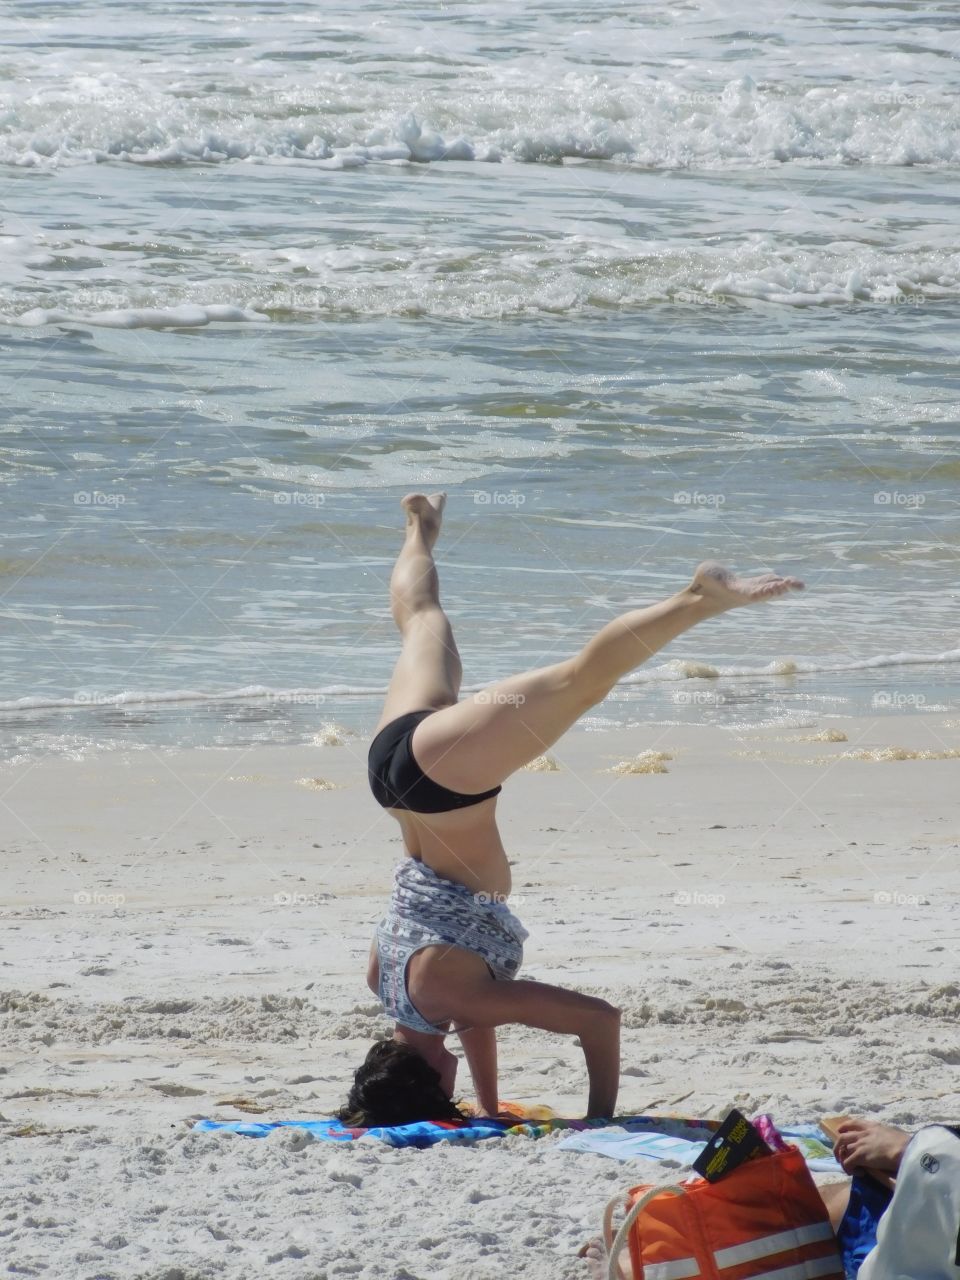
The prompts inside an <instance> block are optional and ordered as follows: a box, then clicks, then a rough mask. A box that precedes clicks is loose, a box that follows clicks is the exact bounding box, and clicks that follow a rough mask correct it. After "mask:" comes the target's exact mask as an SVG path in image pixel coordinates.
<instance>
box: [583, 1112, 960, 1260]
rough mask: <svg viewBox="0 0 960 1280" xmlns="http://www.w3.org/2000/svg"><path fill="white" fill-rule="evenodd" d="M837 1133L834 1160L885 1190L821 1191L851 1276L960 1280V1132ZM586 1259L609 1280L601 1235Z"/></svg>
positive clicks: (852, 1126) (832, 1186)
mask: <svg viewBox="0 0 960 1280" xmlns="http://www.w3.org/2000/svg"><path fill="white" fill-rule="evenodd" d="M837 1134H838V1136H837V1141H836V1144H835V1146H834V1155H835V1156H836V1158H837V1160H838V1161H839V1163H840V1166H841V1168H842V1169H843V1171H844V1173H847V1174H850V1175H851V1178H852V1179H853V1178H857V1177H860V1178H862V1177H863V1175H865V1174H866V1175H869V1177H870V1179H872V1180H874V1181H873V1186H874V1188H875V1190H876V1193H878V1194H874V1192H873V1191H869V1192H868V1194H867V1197H866V1198H865V1197H864V1194H863V1192H864V1189H863V1187H862V1186H860V1187H858V1186H857V1183H856V1182H855V1181H853V1180H851V1181H847V1182H831V1183H827V1184H826V1185H824V1186H821V1187H819V1188H818V1190H819V1192H820V1196H821V1199H822V1200H823V1203H824V1205H825V1207H826V1210H827V1213H828V1215H829V1218H830V1225H831V1226H832V1227H833V1230H834V1233H835V1234H836V1235H837V1237H838V1241H839V1243H840V1246H841V1251H842V1253H843V1260H844V1264H845V1267H846V1269H847V1274H848V1275H849V1276H856V1277H857V1280H907V1277H909V1278H910V1280H958V1278H960V1254H958V1253H957V1249H958V1236H957V1228H958V1226H960V1129H958V1128H953V1127H952V1126H949V1125H943V1124H932V1125H927V1126H926V1127H925V1128H923V1129H920V1130H919V1131H918V1132H917V1133H908V1132H907V1131H906V1130H905V1129H898V1128H897V1127H896V1126H895V1125H889V1124H881V1123H880V1122H879V1121H877V1120H860V1119H855V1118H853V1117H850V1118H846V1119H844V1120H843V1121H842V1123H840V1124H839V1125H838V1126H837ZM891 1191H892V1193H893V1194H892V1196H891ZM579 1257H581V1258H583V1259H584V1261H585V1262H586V1263H587V1266H588V1268H589V1272H590V1275H591V1276H592V1277H593V1280H607V1276H608V1274H609V1271H610V1268H609V1265H608V1258H607V1255H606V1250H605V1249H604V1244H603V1240H602V1238H599V1237H598V1238H595V1239H593V1240H590V1241H589V1242H588V1243H587V1244H585V1245H584V1246H583V1248H582V1249H581V1250H580V1252H579ZM618 1274H619V1275H622V1274H624V1272H623V1271H622V1270H621V1271H618Z"/></svg>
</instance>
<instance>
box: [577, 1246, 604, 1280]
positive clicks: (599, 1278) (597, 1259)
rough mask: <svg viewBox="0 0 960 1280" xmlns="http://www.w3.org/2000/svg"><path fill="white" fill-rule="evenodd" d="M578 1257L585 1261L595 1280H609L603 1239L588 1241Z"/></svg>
mask: <svg viewBox="0 0 960 1280" xmlns="http://www.w3.org/2000/svg"><path fill="white" fill-rule="evenodd" d="M577 1257H578V1258H583V1259H585V1261H586V1263H587V1266H588V1267H589V1268H590V1274H591V1276H592V1277H593V1280H607V1271H608V1267H607V1255H606V1252H605V1250H604V1247H603V1241H602V1240H601V1239H599V1238H598V1239H596V1240H588V1241H587V1243H586V1244H585V1245H584V1246H583V1248H582V1249H580V1250H579V1252H578V1253H577Z"/></svg>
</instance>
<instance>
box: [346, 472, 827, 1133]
mask: <svg viewBox="0 0 960 1280" xmlns="http://www.w3.org/2000/svg"><path fill="white" fill-rule="evenodd" d="M445 501H446V498H445V495H444V494H442V493H437V494H432V495H430V496H429V497H428V496H426V495H424V494H410V495H408V496H407V497H405V498H404V499H403V501H402V503H401V506H402V507H403V510H404V512H405V514H406V535H405V541H404V544H403V548H402V550H401V551H400V555H399V558H398V559H397V562H396V566H395V568H394V570H393V574H392V577H391V580H390V603H391V609H392V613H393V618H394V621H395V622H396V624H397V627H398V628H399V631H400V634H401V637H402V646H401V653H400V657H399V660H398V662H397V664H396V668H395V670H394V673H393V677H392V679H391V681H390V685H389V688H388V692H387V696H386V701H385V703H384V707H383V714H382V715H381V717H380V721H379V724H378V725H377V729H376V734H375V737H374V739H373V741H372V743H371V745H370V753H369V779H370V786H371V789H372V791H373V794H374V797H375V799H376V800H377V802H378V803H379V804H380V805H382V806H383V808H385V809H386V810H387V811H388V812H389V813H390V814H391V816H392V817H394V818H395V819H396V820H397V822H398V823H399V824H400V829H401V834H402V837H403V844H404V849H405V853H406V855H407V856H406V857H404V858H403V859H402V861H401V864H400V866H399V867H398V868H397V871H396V874H395V883H394V889H393V895H392V898H391V901H390V905H389V908H388V910H387V914H386V915H385V917H384V918H383V920H382V921H381V923H380V924H379V926H378V928H377V931H376V936H375V938H374V940H373V945H372V946H371V950H370V959H369V968H368V975H367V980H368V983H369V985H370V988H371V990H373V991H374V992H376V994H377V995H378V996H379V998H380V1000H381V1002H382V1004H383V1007H384V1009H385V1011H386V1013H387V1015H388V1016H389V1017H390V1018H392V1019H393V1020H394V1022H395V1030H394V1033H393V1039H392V1040H391V1041H381V1042H379V1043H377V1044H375V1045H374V1046H373V1048H372V1049H371V1050H370V1053H369V1054H368V1057H367V1060H366V1061H365V1062H364V1064H363V1065H362V1066H361V1067H360V1068H359V1070H358V1071H357V1073H356V1077H355V1080H354V1085H353V1088H352V1089H351V1091H350V1096H349V1098H348V1101H347V1105H346V1106H345V1107H344V1108H343V1110H342V1112H341V1116H342V1117H343V1118H344V1119H346V1120H349V1122H350V1123H353V1124H357V1125H379V1124H402V1123H406V1122H412V1121H415V1120H425V1119H431V1120H442V1119H446V1118H450V1119H453V1118H458V1117H459V1116H460V1112H459V1111H458V1110H457V1109H456V1108H455V1107H454V1105H453V1103H452V1101H451V1099H452V1096H453V1092H454V1083H455V1077H456V1070H457V1058H456V1057H455V1055H454V1054H452V1053H451V1052H449V1051H448V1050H447V1049H446V1047H445V1045H444V1037H445V1036H447V1035H448V1034H450V1033H451V1032H456V1034H457V1035H458V1036H459V1038H460V1043H461V1045H462V1047H463V1052H464V1056H465V1058H466V1060H467V1064H468V1066H469V1068H470V1073H471V1076H472V1077H473V1083H474V1088H475V1090H476V1095H477V1100H478V1102H479V1108H480V1111H481V1113H482V1114H485V1115H496V1114H497V1113H498V1109H499V1099H498V1090H497V1042H496V1028H497V1027H499V1026H503V1025H504V1024H507V1023H521V1024H523V1025H525V1026H528V1027H536V1028H537V1029H539V1030H542V1031H550V1032H554V1033H557V1034H560V1035H572V1036H577V1037H579V1040H580V1044H581V1047H582V1049H583V1053H584V1057H585V1059H586V1066H587V1074H588V1077H589V1098H588V1101H587V1115H588V1117H604V1116H611V1115H613V1112H614V1108H615V1105H616V1100H617V1092H618V1089H619V1081H620V1012H619V1010H618V1009H616V1008H615V1007H614V1006H613V1005H611V1004H609V1003H608V1002H607V1001H606V1000H601V999H597V998H596V997H593V996H588V995H582V994H580V993H579V992H576V991H571V990H568V989H566V988H564V987H558V986H552V985H550V984H548V983H544V982H533V981H529V980H522V979H517V972H518V971H519V969H520V964H521V960H522V957H523V942H524V940H525V938H526V937H527V933H526V930H525V929H524V928H523V926H522V925H521V924H520V922H519V920H518V919H517V918H516V916H515V915H514V914H513V912H512V911H511V910H510V908H509V906H508V905H507V903H508V898H509V894H510V888H511V882H510V865H509V863H508V861H507V855H506V852H505V850H504V847H503V842H502V840H501V838H500V832H499V830H498V828H497V821H496V806H497V795H498V793H499V792H500V789H501V786H502V784H503V782H504V781H505V780H506V779H507V778H508V777H509V776H510V774H512V773H514V772H515V771H516V770H518V769H521V768H523V766H524V765H526V764H529V763H530V761H531V760H534V759H535V758H536V757H538V756H540V755H542V754H543V753H544V751H546V750H547V748H548V747H550V746H551V745H552V744H553V743H555V742H556V741H557V739H558V738H559V737H561V735H562V734H564V733H565V732H566V731H567V730H568V729H569V728H570V727H571V725H573V724H574V723H575V722H576V721H577V720H578V719H579V718H580V716H582V715H583V714H584V713H585V712H587V711H588V710H589V709H590V708H591V707H593V706H595V705H596V704H597V703H598V702H601V701H602V700H603V699H604V698H605V697H606V696H607V694H608V693H609V692H610V690H611V689H612V688H613V686H614V685H615V684H616V683H617V681H618V680H619V679H620V678H621V677H622V676H624V675H625V674H626V673H627V672H629V671H632V670H633V669H634V668H635V667H637V666H639V665H640V664H641V663H643V662H646V661H647V659H648V658H650V657H652V656H653V654H655V653H657V651H658V650H660V649H662V648H663V646H664V645H666V644H667V643H668V642H669V641H670V640H673V639H674V638H675V637H677V636H679V635H682V634H683V632H685V631H687V630H689V629H690V628H691V627H693V626H695V625H696V624H697V623H699V622H704V621H706V620H707V619H710V618H715V617H717V616H718V615H719V614H721V613H726V612H727V611H728V610H731V609H735V608H738V607H740V606H741V605H748V604H754V603H757V602H759V601H763V600H772V599H774V598H775V597H777V596H782V595H785V594H787V593H788V592H790V591H794V590H799V589H802V587H803V583H802V582H799V581H798V580H797V579H796V578H787V577H781V576H780V575H779V574H776V573H765V574H762V575H760V576H759V577H752V578H739V577H735V576H734V575H733V574H732V573H730V572H729V571H728V570H726V569H723V568H721V567H720V565H718V564H715V563H713V562H707V563H704V564H701V565H700V566H699V568H697V569H696V571H695V572H694V575H693V579H692V581H691V582H690V584H689V586H686V587H684V588H683V589H682V590H680V591H678V592H677V593H676V594H675V595H672V596H670V597H669V598H668V599H666V600H662V601H661V602H660V603H658V604H654V605H650V606H649V607H647V608H643V609H635V610H632V611H630V612H628V613H625V614H623V615H622V616H621V617H619V618H616V619H615V620H614V621H612V622H609V623H607V625H606V626H605V627H603V628H602V629H601V630H600V631H599V632H598V633H597V634H596V635H594V636H593V638H592V639H590V640H589V641H588V642H587V644H586V645H585V646H584V647H583V649H581V650H580V652H579V653H577V654H575V655H574V656H573V657H571V658H568V659H566V660H564V661H562V662H557V663H554V664H553V665H551V666H546V667H541V668H539V669H537V670H532V671H526V672H524V673H522V674H520V675H515V676H511V677H509V678H508V679H505V680H500V681H497V682H496V683H495V684H492V685H490V686H489V687H487V688H486V689H483V690H481V692H479V693H476V694H474V695H473V696H472V697H469V698H466V699H464V700H463V701H462V702H461V701H458V697H459V691H460V681H461V676H462V668H461V664H460V656H459V653H458V651H457V646H456V642H455V640H454V637H453V631H452V629H451V626H450V621H449V619H448V618H447V616H446V614H445V613H444V611H443V609H442V608H441V605H440V594H439V580H438V576H437V569H436V565H435V563H434V559H433V547H434V544H435V543H436V540H437V537H438V535H439V533H440V526H441V520H442V512H443V507H444V503H445Z"/></svg>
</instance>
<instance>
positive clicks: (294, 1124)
mask: <svg viewBox="0 0 960 1280" xmlns="http://www.w3.org/2000/svg"><path fill="white" fill-rule="evenodd" d="M510 1128H511V1123H510V1121H508V1120H487V1119H483V1120H471V1121H470V1123H469V1124H463V1125H446V1124H436V1123H434V1122H433V1121H432V1120H420V1121H417V1123H416V1124H398V1125H390V1126H384V1127H382V1128H378V1129H350V1128H345V1127H344V1126H343V1125H342V1124H341V1123H340V1121H339V1120H271V1121H267V1122H260V1121H256V1120H198V1121H197V1122H196V1124H195V1125H194V1126H193V1131H194V1133H215V1132H216V1131H217V1130H222V1129H225V1130H227V1131H229V1132H230V1133H239V1134H242V1135H243V1136H244V1137H245V1138H265V1137H266V1136H267V1134H268V1133H272V1132H273V1130H274V1129H306V1131H307V1132H308V1133H312V1134H313V1136H314V1137H315V1138H317V1139H318V1140H319V1141H320V1142H353V1141H354V1140H355V1139H356V1138H379V1139H380V1140H381V1141H382V1142H387V1143H389V1144H390V1146H391V1147H432V1146H433V1145H434V1143H435V1142H475V1141H477V1140H478V1139H480V1138H501V1137H502V1136H503V1134H504V1133H505V1132H506V1131H507V1130H508V1129H510Z"/></svg>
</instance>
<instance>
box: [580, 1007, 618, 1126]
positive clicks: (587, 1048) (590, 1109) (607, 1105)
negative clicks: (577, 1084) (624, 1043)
mask: <svg viewBox="0 0 960 1280" xmlns="http://www.w3.org/2000/svg"><path fill="white" fill-rule="evenodd" d="M580 1044H581V1046H582V1048H583V1056H584V1058H585V1059H586V1062H587V1075H588V1077H589V1079H590V1096H589V1098H588V1100H587V1119H588V1120H599V1119H604V1120H606V1119H609V1118H610V1117H611V1116H612V1115H613V1113H614V1111H615V1110H616V1106H617V1094H618V1093H619V1091H620V1014H619V1011H618V1010H613V1011H611V1013H609V1014H607V1015H606V1016H605V1017H604V1018H602V1019H600V1020H599V1021H598V1022H597V1023H596V1024H595V1025H591V1027H590V1028H589V1030H587V1031H582V1032H581V1033H580Z"/></svg>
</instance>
